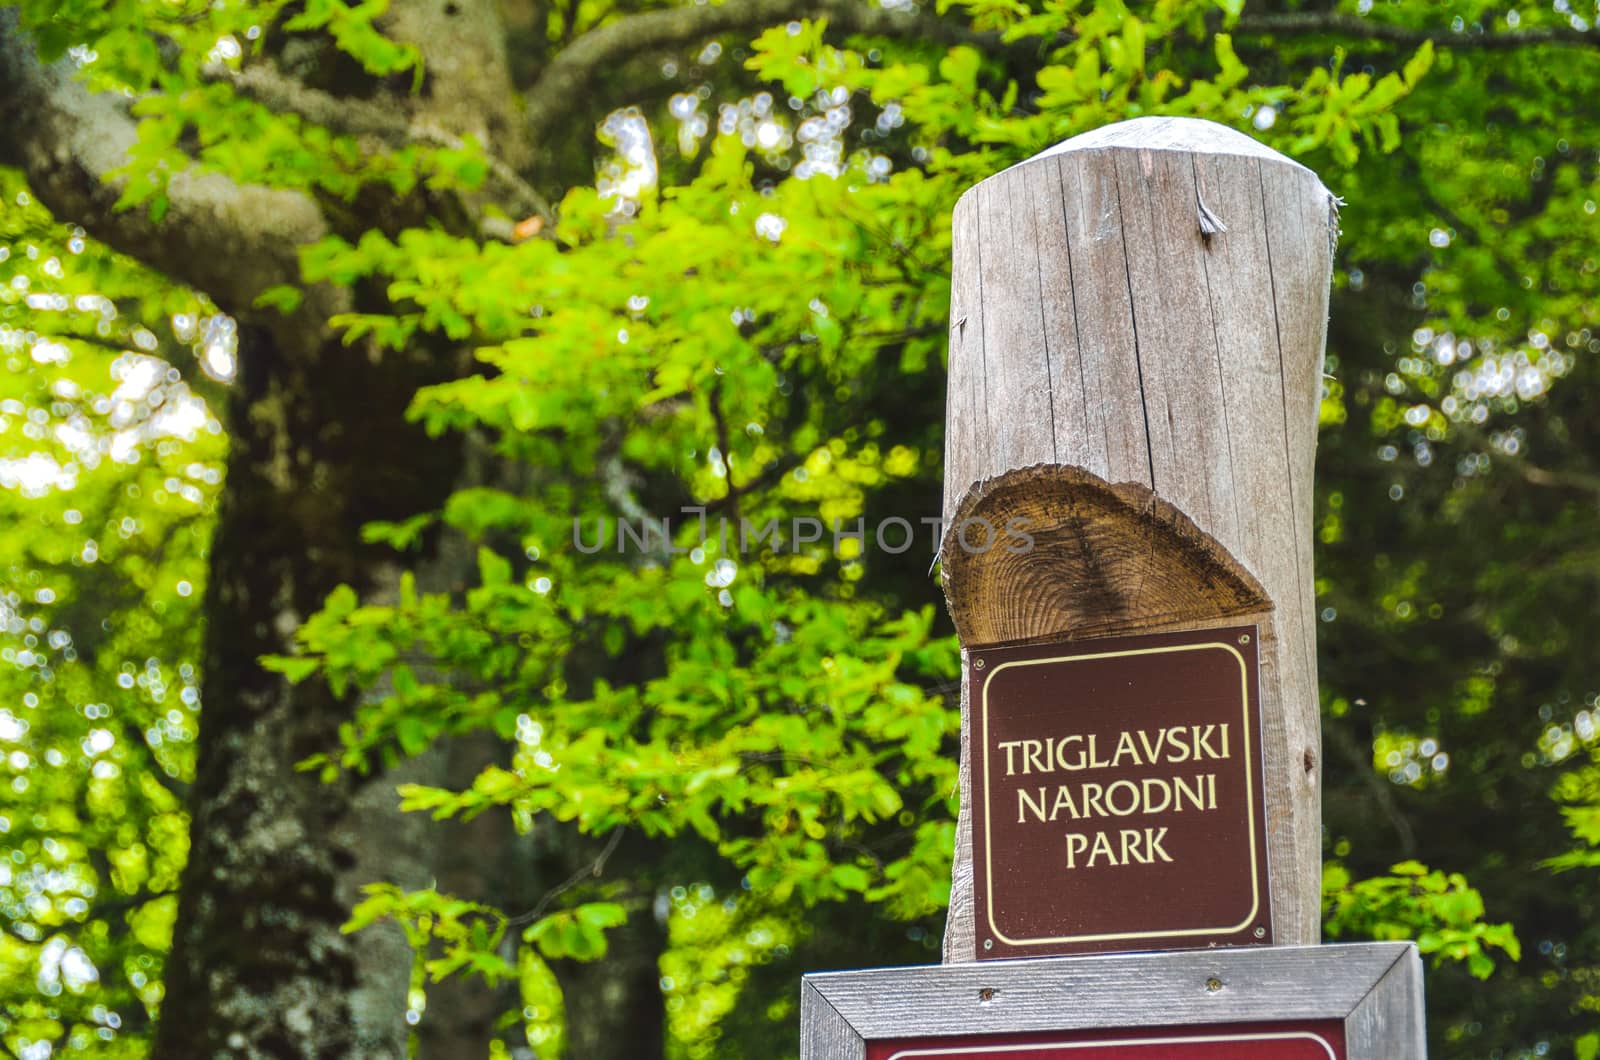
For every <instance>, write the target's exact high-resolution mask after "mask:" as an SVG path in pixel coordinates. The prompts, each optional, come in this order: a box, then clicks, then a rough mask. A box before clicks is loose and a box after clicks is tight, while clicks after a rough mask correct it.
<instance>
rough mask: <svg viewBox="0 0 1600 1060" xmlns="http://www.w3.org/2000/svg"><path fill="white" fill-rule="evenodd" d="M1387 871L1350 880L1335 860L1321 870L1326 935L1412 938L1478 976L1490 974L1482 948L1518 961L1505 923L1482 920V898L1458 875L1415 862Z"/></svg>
mask: <svg viewBox="0 0 1600 1060" xmlns="http://www.w3.org/2000/svg"><path fill="white" fill-rule="evenodd" d="M1390 872H1391V873H1392V875H1389V876H1376V877H1372V878H1370V879H1365V880H1356V881H1353V880H1351V878H1350V873H1349V872H1348V871H1346V870H1345V868H1344V867H1343V866H1342V865H1340V864H1339V863H1338V862H1329V863H1328V864H1327V865H1326V866H1324V867H1323V872H1322V916H1323V925H1322V927H1323V932H1324V934H1326V935H1327V936H1328V937H1329V938H1334V939H1340V938H1361V939H1415V940H1416V943H1417V949H1418V950H1420V951H1421V952H1422V953H1423V954H1424V955H1429V956H1432V957H1433V958H1434V961H1435V963H1437V962H1439V961H1444V960H1451V961H1465V962H1466V965H1467V968H1468V970H1469V971H1470V972H1471V973H1472V975H1473V976H1474V977H1476V978H1478V979H1487V978H1489V976H1490V975H1491V974H1493V972H1494V959H1493V958H1491V957H1490V956H1489V955H1488V954H1487V953H1485V952H1484V949H1485V947H1493V948H1495V949H1498V950H1501V951H1503V952H1504V953H1505V954H1506V955H1507V956H1508V957H1510V958H1511V959H1512V960H1519V959H1520V958H1521V956H1522V947H1521V945H1520V944H1519V943H1518V942H1517V936H1516V933H1515V931H1514V930H1513V929H1512V926H1511V925H1510V924H1486V923H1484V921H1483V917H1484V906H1483V896H1482V895H1480V894H1479V893H1478V892H1477V891H1476V890H1474V889H1473V888H1471V887H1469V886H1467V881H1466V879H1465V877H1463V876H1462V875H1461V874H1460V873H1455V872H1452V873H1448V874H1446V873H1443V872H1437V871H1433V872H1430V871H1429V870H1428V868H1427V866H1425V865H1421V864H1418V863H1417V862H1415V861H1406V862H1402V863H1401V864H1399V865H1395V866H1394V867H1393V868H1391V869H1390Z"/></svg>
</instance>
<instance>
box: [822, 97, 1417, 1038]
mask: <svg viewBox="0 0 1600 1060" xmlns="http://www.w3.org/2000/svg"><path fill="white" fill-rule="evenodd" d="M1335 202H1336V200H1335V199H1334V198H1333V197H1332V196H1331V195H1330V194H1329V193H1328V191H1327V189H1326V188H1324V187H1323V186H1322V183H1321V182H1320V181H1319V180H1318V179H1317V177H1316V175H1315V174H1314V173H1312V172H1311V171H1310V170H1308V169H1305V168H1304V167H1302V166H1300V165H1297V164H1296V163H1294V162H1292V161H1290V160H1289V159H1287V158H1285V157H1283V156H1282V155H1280V154H1277V153H1276V152H1274V151H1271V150H1268V149H1267V148H1265V147H1263V146H1262V145H1260V144H1258V143H1256V142H1255V141H1253V140H1251V139H1250V138H1249V137H1247V136H1244V135H1242V134H1240V133H1237V132H1234V131H1232V130H1230V129H1227V128H1224V127H1223V126H1220V125H1215V124H1213V123H1211V122H1206V121H1197V120H1193V119H1184V118H1178V119H1157V118H1142V119H1138V120H1136V121H1130V122H1124V123H1122V124H1120V125H1113V126H1110V127H1108V128H1104V129H1100V130H1097V131H1095V132H1092V133H1089V134H1087V135H1084V136H1079V137H1077V138H1075V139H1072V140H1068V141H1067V142H1066V143H1063V144H1061V145H1059V146H1058V147H1055V148H1053V149H1051V150H1049V151H1046V152H1044V153H1043V154H1040V155H1037V156H1035V157H1034V158H1031V159H1029V160H1028V161H1026V162H1023V163H1022V164H1021V165H1018V166H1014V167H1012V168H1011V169H1008V170H1006V171H1005V172H1003V173H1000V174H997V175H995V176H993V177H991V178H989V179H988V180H985V181H983V182H982V183H980V184H979V185H978V186H977V187H975V188H973V189H972V190H971V191H969V192H968V193H967V194H966V195H965V196H964V197H963V198H962V199H961V201H960V203H959V204H958V205H957V207H956V212H955V233H954V237H955V238H954V243H955V267H954V273H953V286H952V292H951V316H950V383H949V387H950V394H949V415H948V422H947V435H946V437H947V440H946V448H945V493H944V516H945V522H946V531H945V537H944V540H943V543H942V547H941V551H940V558H941V560H942V565H943V576H944V580H945V595H946V599H947V601H948V603H949V607H950V613H951V616H952V617H953V618H954V620H955V625H956V631H957V633H958V634H959V636H960V639H961V647H962V682H961V816H960V821H959V825H958V828H957V839H956V852H955V874H954V880H953V883H954V886H953V888H952V895H951V902H950V919H949V926H948V928H947V930H946V933H945V951H944V964H942V965H938V966H933V967H925V968H880V969H872V970H867V971H846V972H831V973H816V974H811V975H808V976H806V977H805V981H804V983H803V984H802V986H801V1014H800V1026H801V1043H800V1056H801V1060H910V1058H912V1057H916V1058H919V1060H933V1058H936V1057H937V1058H941V1060H987V1058H992V1057H994V1056H996V1055H998V1054H999V1053H1002V1052H1003V1053H1004V1054H1005V1055H1006V1056H1008V1057H1012V1056H1014V1057H1018V1058H1021V1057H1026V1056H1036V1057H1040V1058H1041V1060H1044V1058H1046V1057H1061V1056H1067V1055H1070V1056H1073V1057H1082V1058H1083V1060H1095V1058H1100V1057H1104V1058H1105V1060H1134V1058H1139V1060H1144V1058H1148V1060H1240V1058H1241V1057H1250V1058H1252V1060H1423V1058H1424V1057H1425V1056H1426V1053H1427V1050H1426V1043H1425V1040H1424V1035H1423V1019H1422V1012H1423V1009H1422V965H1421V961H1420V959H1419V958H1418V955H1417V950H1416V947H1415V946H1414V945H1412V944H1411V943H1394V942H1374V943H1358V944H1353V945H1341V946H1319V945H1315V943H1316V942H1317V939H1318V933H1319V932H1318V911H1319V907H1320V901H1319V899H1320V893H1319V892H1320V887H1319V878H1320V860H1321V819H1320V807H1319V798H1318V793H1319V787H1320V776H1319V773H1320V767H1321V741H1320V739H1319V735H1320V733H1319V726H1318V711H1317V681H1316V633H1315V629H1314V626H1313V601H1314V592H1313V584H1312V579H1311V540H1312V539H1311V527H1312V496H1311V476H1312V463H1313V457H1314V454H1315V449H1316V429H1317V410H1318V406H1319V403H1320V398H1321V386H1322V378H1321V377H1322V345H1323V336H1324V328H1325V325H1326V317H1327V306H1328V285H1329V280H1330V278H1331V272H1332V256H1333V241H1334V237H1335V235H1336V226H1337V218H1336V216H1335V211H1334V205H1335ZM1163 950H1166V951H1179V952H1137V953H1128V952H1106V951H1163ZM1029 957H1041V958H1044V959H1040V960H1005V961H995V960H993V959H994V958H1029Z"/></svg>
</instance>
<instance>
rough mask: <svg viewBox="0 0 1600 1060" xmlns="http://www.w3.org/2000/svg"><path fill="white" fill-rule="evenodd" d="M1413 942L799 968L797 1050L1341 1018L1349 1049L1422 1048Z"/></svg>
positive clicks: (1396, 1059)
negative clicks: (802, 972) (804, 972)
mask: <svg viewBox="0 0 1600 1060" xmlns="http://www.w3.org/2000/svg"><path fill="white" fill-rule="evenodd" d="M1421 984H1422V973H1421V963H1420V960H1419V958H1418V956H1417V951H1416V947H1415V945H1414V944H1412V943H1410V942H1366V943H1353V944H1344V945H1332V946H1281V947H1272V948H1261V949H1235V950H1210V951H1187V952H1181V953H1159V954H1152V953H1139V954H1115V955H1110V956H1092V957H1057V958H1045V959H1041V960H1020V961H994V962H986V963H983V964H965V965H944V966H934V967H922V968H879V969H872V970H868V971H855V972H827V973H822V974H814V975H808V976H806V978H805V983H804V986H803V987H802V1003H801V1011H802V1023H801V1046H800V1056H801V1058H802V1060H824V1058H826V1060H844V1058H849V1060H860V1058H861V1057H862V1056H864V1055H865V1043H866V1042H868V1041H873V1040H882V1039H894V1038H907V1037H914V1036H930V1037H931V1036H939V1035H958V1034H959V1035H971V1034H985V1033H988V1034H1012V1033H1025V1032H1030V1031H1074V1030H1091V1029H1094V1030H1116V1029H1119V1028H1135V1027H1184V1026H1191V1025H1193V1026H1205V1025H1208V1024H1222V1023H1249V1022H1257V1021H1267V1020H1273V1021H1277V1020H1283V1021H1301V1020H1306V1021H1309V1020H1330V1021H1339V1022H1341V1023H1342V1024H1343V1026H1344V1028H1345V1034H1346V1039H1347V1054H1348V1056H1349V1058H1350V1060H1424V1058H1425V1057H1426V1056H1427V1052H1426V1046H1425V1044H1424V1042H1423V1039H1422V1035H1421V1025H1422V1024H1421V1021H1422V993H1421Z"/></svg>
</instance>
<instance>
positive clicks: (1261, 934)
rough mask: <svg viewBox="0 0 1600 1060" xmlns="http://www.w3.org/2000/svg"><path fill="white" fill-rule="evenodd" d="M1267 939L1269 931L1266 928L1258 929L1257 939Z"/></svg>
mask: <svg viewBox="0 0 1600 1060" xmlns="http://www.w3.org/2000/svg"><path fill="white" fill-rule="evenodd" d="M1266 937H1267V929H1266V928H1264V927H1258V928H1256V938H1258V939H1264V938H1266Z"/></svg>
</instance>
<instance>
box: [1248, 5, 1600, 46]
mask: <svg viewBox="0 0 1600 1060" xmlns="http://www.w3.org/2000/svg"><path fill="white" fill-rule="evenodd" d="M1234 32H1235V33H1239V34H1247V35H1272V36H1298V35H1301V34H1311V33H1326V34H1331V35H1333V36H1338V37H1354V38H1357V39H1359V40H1374V41H1382V42H1384V43H1386V44H1404V45H1408V46H1411V47H1416V46H1417V45H1419V44H1422V43H1423V42H1424V41H1431V42H1433V43H1434V44H1436V45H1438V46H1440V47H1442V48H1476V49H1484V50H1503V49H1509V48H1525V47H1528V46H1529V45H1535V44H1558V45H1578V46H1580V47H1591V48H1592V47H1597V46H1600V31H1596V30H1587V31H1586V30H1577V29H1573V28H1572V27H1570V26H1540V27H1538V28H1536V29H1521V30H1507V31H1505V32H1503V33H1464V32H1463V33H1457V32H1455V31H1454V30H1450V29H1419V28H1413V27H1411V26H1396V25H1394V24H1393V23H1388V22H1374V21H1373V20H1371V19H1367V18H1362V17H1361V16H1359V15H1341V14H1338V13H1335V12H1331V11H1327V12H1323V11H1316V12H1313V11H1295V12H1287V13H1284V14H1276V15H1244V16H1243V17H1241V18H1240V19H1239V21H1238V23H1237V24H1236V25H1235V27H1234Z"/></svg>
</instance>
